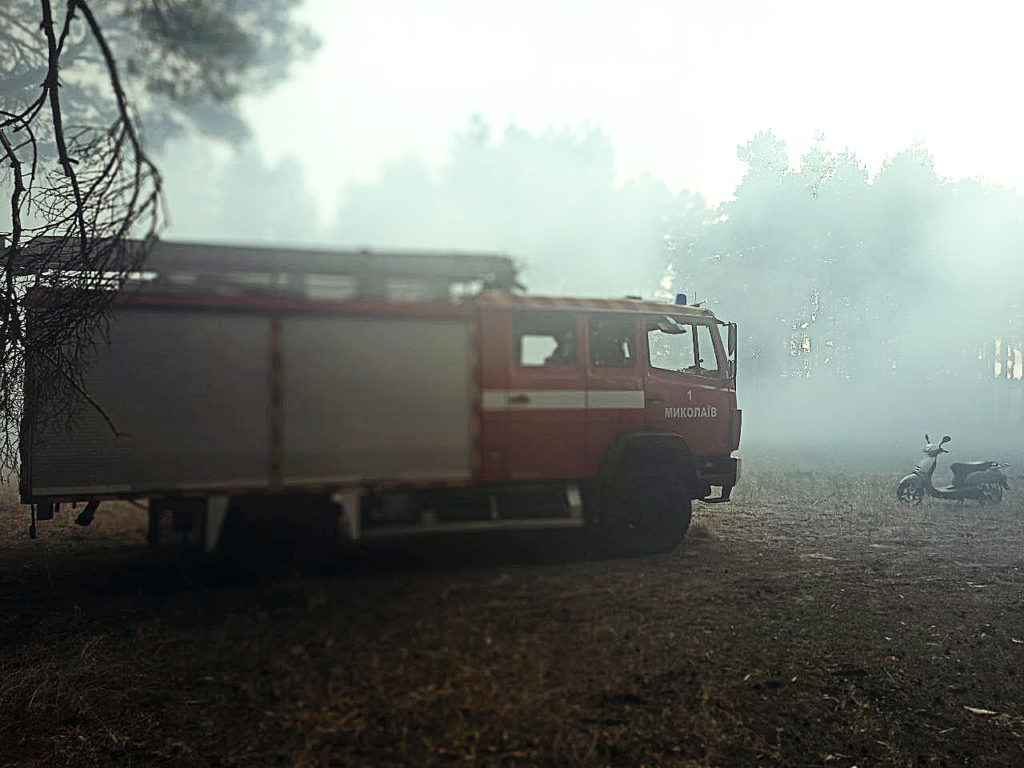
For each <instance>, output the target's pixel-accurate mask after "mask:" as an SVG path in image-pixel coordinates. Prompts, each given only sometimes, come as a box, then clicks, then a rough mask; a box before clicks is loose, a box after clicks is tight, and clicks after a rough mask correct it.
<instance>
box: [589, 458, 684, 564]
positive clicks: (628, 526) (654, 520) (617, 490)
mask: <svg viewBox="0 0 1024 768" xmlns="http://www.w3.org/2000/svg"><path fill="white" fill-rule="evenodd" d="M617 480H618V481H617V482H614V483H612V484H611V487H610V488H609V489H608V491H607V492H606V495H605V500H604V514H603V515H602V521H601V538H602V540H603V543H604V547H605V550H606V551H608V552H609V553H611V554H613V555H618V556H632V555H649V554H654V553H655V552H666V551H668V550H670V549H673V548H674V547H676V546H677V545H678V544H679V542H680V541H682V540H683V537H684V536H685V535H686V529H687V528H689V526H690V516H691V514H692V510H691V503H690V494H689V492H688V490H687V487H686V483H685V482H684V481H683V480H682V479H681V478H680V477H679V475H678V473H677V472H674V471H672V469H670V468H669V467H666V466H662V465H651V466H646V465H634V466H628V467H625V468H624V471H623V472H622V473H621V475H620V477H619V478H618V479H617Z"/></svg>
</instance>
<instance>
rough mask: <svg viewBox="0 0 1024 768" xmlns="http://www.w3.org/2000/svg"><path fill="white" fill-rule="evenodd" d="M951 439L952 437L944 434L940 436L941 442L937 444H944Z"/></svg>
mask: <svg viewBox="0 0 1024 768" xmlns="http://www.w3.org/2000/svg"><path fill="white" fill-rule="evenodd" d="M952 439H953V438H952V437H950V436H949V435H945V436H944V437H943V438H942V442H941V443H939V445H945V444H946V443H948V442H949V441H950V440H952Z"/></svg>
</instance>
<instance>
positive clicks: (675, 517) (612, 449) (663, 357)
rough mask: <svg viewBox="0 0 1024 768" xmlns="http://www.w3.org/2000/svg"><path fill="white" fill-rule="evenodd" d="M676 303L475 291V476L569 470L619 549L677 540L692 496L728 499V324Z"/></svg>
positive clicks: (504, 478) (515, 479) (732, 339)
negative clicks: (477, 407) (477, 345)
mask: <svg viewBox="0 0 1024 768" xmlns="http://www.w3.org/2000/svg"><path fill="white" fill-rule="evenodd" d="M679 301H680V302H682V303H678V304H659V303H655V302H644V301H639V300H630V299H626V300H600V299H593V300H585V299H563V298H558V299H555V298H543V297H527V296H510V295H504V294H497V295H485V296H483V297H481V299H480V300H479V301H478V311H479V333H480V364H481V387H482V392H481V397H480V403H481V410H482V414H481V419H480V424H481V440H480V456H479V478H480V480H481V481H482V482H485V483H494V484H502V483H530V482H533V483H542V482H551V481H563V482H564V481H577V482H579V483H580V487H581V489H582V494H583V500H584V509H585V512H586V516H587V518H588V522H589V523H591V524H593V525H595V526H598V527H599V529H600V531H601V534H602V535H601V538H602V540H603V541H604V542H605V544H606V545H607V546H609V547H610V548H612V549H616V550H621V551H628V552H651V551H658V550H663V549H668V548H671V547H673V546H675V544H676V543H678V541H679V540H680V539H681V538H682V536H683V535H684V534H685V531H686V528H687V526H688V524H689V520H690V505H691V501H692V500H693V499H699V500H702V501H705V502H721V501H728V500H729V497H730V493H731V491H732V488H733V486H735V484H736V482H737V481H738V479H739V475H740V460H739V459H738V458H734V457H733V456H732V453H733V451H735V450H737V449H738V447H739V435H740V418H741V412H740V411H739V409H738V408H737V403H736V387H735V381H736V377H735V371H736V368H735V343H736V333H735V326H734V325H728V324H723V323H720V322H719V321H718V320H717V319H716V318H715V317H714V315H713V314H712V313H711V312H710V311H708V310H706V309H702V308H699V307H692V306H687V305H686V304H685V297H680V299H679ZM721 325H726V327H727V328H728V329H729V331H728V333H727V335H726V340H725V341H724V342H723V340H722V338H721V335H720V333H719V327H720V326H721ZM713 487H718V488H719V489H720V491H719V493H718V495H717V496H713V495H712V488H713Z"/></svg>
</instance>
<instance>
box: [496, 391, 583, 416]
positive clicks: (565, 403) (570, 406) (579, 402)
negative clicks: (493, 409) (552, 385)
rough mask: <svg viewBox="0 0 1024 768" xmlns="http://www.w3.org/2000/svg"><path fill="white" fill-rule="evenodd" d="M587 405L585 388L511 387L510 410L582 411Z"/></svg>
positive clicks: (509, 396)
mask: <svg viewBox="0 0 1024 768" xmlns="http://www.w3.org/2000/svg"><path fill="white" fill-rule="evenodd" d="M586 407H587V392H586V390H584V389H510V390H509V391H508V400H507V405H506V406H505V410H508V411H582V410H583V409H584V408H586Z"/></svg>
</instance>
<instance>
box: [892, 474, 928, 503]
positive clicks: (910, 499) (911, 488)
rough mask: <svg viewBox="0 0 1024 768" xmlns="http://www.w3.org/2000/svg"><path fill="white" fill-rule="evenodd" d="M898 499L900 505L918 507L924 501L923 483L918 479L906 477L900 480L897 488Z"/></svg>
mask: <svg viewBox="0 0 1024 768" xmlns="http://www.w3.org/2000/svg"><path fill="white" fill-rule="evenodd" d="M896 498H897V500H899V501H900V503H902V504H906V505H907V506H909V507H916V506H918V505H919V504H920V503H921V500H922V499H924V488H922V487H921V481H920V480H918V479H917V478H916V477H905V478H903V479H902V480H900V484H899V485H898V486H896Z"/></svg>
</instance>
